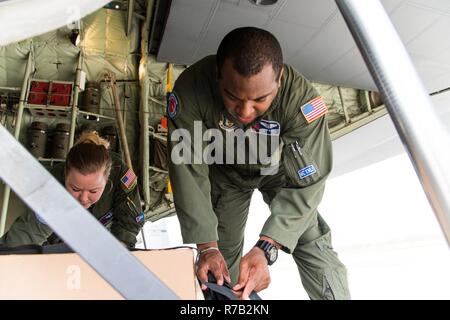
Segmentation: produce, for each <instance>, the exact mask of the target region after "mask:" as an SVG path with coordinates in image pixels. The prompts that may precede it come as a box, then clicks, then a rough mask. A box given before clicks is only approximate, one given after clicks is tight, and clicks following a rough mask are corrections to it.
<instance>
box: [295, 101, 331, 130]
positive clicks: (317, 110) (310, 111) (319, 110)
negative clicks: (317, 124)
mask: <svg viewBox="0 0 450 320" xmlns="http://www.w3.org/2000/svg"><path fill="white" fill-rule="evenodd" d="M301 109H302V113H303V116H304V117H305V119H306V121H307V122H308V123H311V122H313V121H314V120H316V119H318V118H320V117H321V116H323V115H324V114H326V113H327V112H328V108H327V106H326V104H325V101H323V98H322V97H320V96H319V97H317V98H314V99H312V100H311V101H309V102H308V103H306V104H304V105H303V106H302V107H301Z"/></svg>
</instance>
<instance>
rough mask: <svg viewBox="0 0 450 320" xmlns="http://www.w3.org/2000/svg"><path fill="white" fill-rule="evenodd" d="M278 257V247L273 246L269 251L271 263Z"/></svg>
mask: <svg viewBox="0 0 450 320" xmlns="http://www.w3.org/2000/svg"><path fill="white" fill-rule="evenodd" d="M277 257H278V250H277V248H276V247H272V248H271V249H270V251H269V261H270V263H271V264H272V263H274V262H275V261H276V260H277Z"/></svg>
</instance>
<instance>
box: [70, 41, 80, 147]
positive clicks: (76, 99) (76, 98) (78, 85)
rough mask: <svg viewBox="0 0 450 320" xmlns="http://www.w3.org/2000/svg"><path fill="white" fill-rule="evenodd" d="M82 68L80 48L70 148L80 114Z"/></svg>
mask: <svg viewBox="0 0 450 320" xmlns="http://www.w3.org/2000/svg"><path fill="white" fill-rule="evenodd" d="M82 68H83V50H82V49H80V53H79V56H78V65H77V71H76V75H75V88H74V92H73V103H72V112H71V117H70V132H69V149H70V148H72V146H73V143H74V140H75V127H76V124H77V116H78V96H79V94H80V91H81V88H80V81H81V71H83V69H82Z"/></svg>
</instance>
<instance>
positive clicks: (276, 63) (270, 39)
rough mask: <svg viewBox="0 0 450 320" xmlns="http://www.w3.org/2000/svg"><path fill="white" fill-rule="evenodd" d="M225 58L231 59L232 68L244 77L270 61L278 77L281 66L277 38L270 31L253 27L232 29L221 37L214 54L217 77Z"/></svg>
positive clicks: (281, 56) (281, 60) (257, 70)
mask: <svg viewBox="0 0 450 320" xmlns="http://www.w3.org/2000/svg"><path fill="white" fill-rule="evenodd" d="M227 59H231V62H232V64H233V68H234V69H235V70H236V71H237V72H238V73H239V74H240V75H242V76H244V77H250V76H253V75H255V74H258V73H259V72H261V70H262V69H263V68H264V66H265V65H266V64H268V63H270V64H271V65H272V67H273V70H274V71H275V74H276V76H277V78H278V77H279V76H280V72H281V69H282V68H283V53H282V50H281V46H280V43H279V42H278V40H277V39H276V38H275V36H274V35H273V34H271V33H270V32H268V31H266V30H263V29H259V28H255V27H243V28H237V29H234V30H232V31H231V32H229V33H228V34H227V35H226V36H225V37H224V38H223V39H222V41H221V43H220V45H219V48H218V49H217V55H216V62H217V70H218V77H219V78H220V76H221V70H222V67H223V65H224V63H225V61H226V60H227Z"/></svg>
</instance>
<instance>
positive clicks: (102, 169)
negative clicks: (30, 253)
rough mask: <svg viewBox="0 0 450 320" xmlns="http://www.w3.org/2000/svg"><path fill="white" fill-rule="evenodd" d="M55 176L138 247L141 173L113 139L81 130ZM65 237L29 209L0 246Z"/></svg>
mask: <svg viewBox="0 0 450 320" xmlns="http://www.w3.org/2000/svg"><path fill="white" fill-rule="evenodd" d="M51 172H52V174H53V175H54V177H55V178H56V179H57V180H58V181H59V182H60V183H61V184H62V185H64V186H65V187H66V189H67V191H68V192H69V193H70V194H71V195H72V196H73V197H74V198H75V199H77V200H78V201H79V202H80V204H81V205H82V206H83V207H84V208H85V209H87V210H88V211H89V212H91V213H92V215H93V216H94V217H95V218H97V219H98V220H99V222H100V223H102V224H103V225H104V226H105V227H106V228H107V229H109V230H110V231H111V233H112V234H113V235H114V236H115V237H116V238H117V239H118V240H119V241H121V242H122V243H123V244H124V245H125V246H127V247H134V246H135V244H136V235H137V234H138V232H139V230H140V228H141V227H142V225H143V223H144V215H143V213H142V212H141V210H140V209H138V208H140V206H141V204H140V197H139V191H138V188H137V177H136V175H135V174H134V172H133V170H132V169H130V168H128V166H127V165H126V164H125V163H124V162H123V161H122V159H121V158H120V156H119V155H118V154H116V153H114V152H110V151H109V150H108V142H107V141H106V140H104V139H102V138H100V137H99V136H98V135H97V134H96V133H95V132H87V133H84V134H82V135H81V137H80V138H79V139H78V141H77V142H76V143H75V144H74V146H73V147H72V148H71V149H70V151H69V153H68V155H67V159H66V162H65V163H60V164H57V165H56V166H54V167H53V168H52V170H51ZM59 241H60V239H59V238H58V236H57V235H56V234H54V233H53V230H52V229H51V228H50V227H49V226H48V225H47V224H46V223H45V221H44V220H43V219H42V218H41V217H40V216H39V215H38V214H36V213H34V212H32V211H30V210H29V209H28V210H27V211H26V212H25V214H24V215H22V216H20V217H19V218H17V220H16V221H14V223H13V224H12V225H11V228H10V229H9V231H8V232H7V233H6V234H5V235H3V237H1V238H0V245H6V246H19V245H26V244H37V245H42V244H45V243H47V242H49V243H56V242H59Z"/></svg>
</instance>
